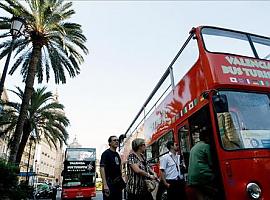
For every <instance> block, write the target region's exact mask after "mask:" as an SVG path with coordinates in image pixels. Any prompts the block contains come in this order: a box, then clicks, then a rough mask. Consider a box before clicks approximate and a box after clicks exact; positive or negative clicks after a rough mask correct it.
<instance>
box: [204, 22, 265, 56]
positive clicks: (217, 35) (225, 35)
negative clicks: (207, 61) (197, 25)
mask: <svg viewBox="0 0 270 200" xmlns="http://www.w3.org/2000/svg"><path fill="white" fill-rule="evenodd" d="M202 36H203V41H204V45H205V48H206V49H207V50H208V51H210V52H219V53H231V54H237V55H243V56H248V57H255V58H259V59H265V60H270V38H267V37H262V36H256V35H252V34H248V33H241V32H236V31H229V30H225V29H218V28H210V27H204V28H203V29H202ZM252 46H253V47H254V50H253V49H252Z"/></svg>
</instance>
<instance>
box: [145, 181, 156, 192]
mask: <svg viewBox="0 0 270 200" xmlns="http://www.w3.org/2000/svg"><path fill="white" fill-rule="evenodd" d="M144 182H145V185H146V188H147V190H148V191H149V192H153V191H154V190H155V189H156V186H157V182H156V181H155V180H150V179H145V180H144Z"/></svg>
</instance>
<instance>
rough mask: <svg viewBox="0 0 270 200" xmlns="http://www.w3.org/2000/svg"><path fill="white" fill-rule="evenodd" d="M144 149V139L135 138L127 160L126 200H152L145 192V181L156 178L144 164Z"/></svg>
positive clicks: (148, 193)
mask: <svg viewBox="0 0 270 200" xmlns="http://www.w3.org/2000/svg"><path fill="white" fill-rule="evenodd" d="M145 149H146V147H145V141H144V139H142V138H136V139H134V140H133V141H132V151H131V152H130V154H129V156H128V159H127V163H128V171H127V172H128V181H127V187H126V190H127V194H128V198H127V200H153V197H152V195H151V193H150V192H149V191H148V190H147V186H146V183H145V180H146V179H151V180H155V179H156V180H157V179H158V178H157V176H156V175H155V173H154V172H153V170H152V169H151V168H150V167H149V166H148V164H147V162H146V159H145V157H144V153H145Z"/></svg>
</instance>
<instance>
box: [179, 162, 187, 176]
mask: <svg viewBox="0 0 270 200" xmlns="http://www.w3.org/2000/svg"><path fill="white" fill-rule="evenodd" d="M180 172H181V174H186V173H187V168H186V167H185V166H184V165H183V164H181V165H180Z"/></svg>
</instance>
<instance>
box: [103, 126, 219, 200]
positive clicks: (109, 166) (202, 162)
mask: <svg viewBox="0 0 270 200" xmlns="http://www.w3.org/2000/svg"><path fill="white" fill-rule="evenodd" d="M208 134H209V133H207V130H206V129H202V130H201V132H200V141H199V142H198V143H196V144H195V145H194V146H193V147H192V149H191V151H190V157H189V166H185V163H184V161H183V159H181V156H180V154H179V147H178V145H177V144H176V143H174V141H168V142H167V148H168V150H169V151H168V153H167V154H165V155H163V156H162V157H161V158H160V179H159V178H158V176H157V175H156V173H155V172H154V171H153V170H152V169H151V167H150V166H149V164H148V163H147V162H146V158H145V150H146V146H145V141H144V139H142V138H136V139H134V140H133V141H132V150H131V152H130V154H129V155H128V159H127V181H126V182H124V180H123V178H122V176H121V175H122V172H121V159H120V156H119V154H118V153H117V151H116V149H117V147H118V146H119V141H118V138H117V137H116V136H111V137H110V138H109V139H108V142H109V146H110V148H109V149H107V150H105V151H104V152H103V154H102V156H101V161H100V167H101V178H102V182H103V199H104V200H121V199H122V193H123V189H125V191H126V194H127V196H126V199H127V200H136V199H141V200H153V199H154V200H155V199H156V196H153V193H151V191H152V190H151V189H149V186H148V184H147V181H146V180H150V181H152V182H156V183H159V184H163V185H164V186H165V188H166V190H167V199H168V200H173V199H179V200H205V199H207V200H213V199H214V196H213V194H215V192H216V191H215V189H214V187H213V180H214V173H213V171H212V159H211V155H210V145H209V139H208ZM182 168H188V175H187V181H186V180H185V178H184V174H183V171H182V170H181V169H182ZM154 195H155V194H154Z"/></svg>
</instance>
